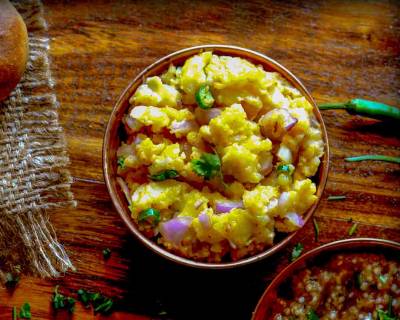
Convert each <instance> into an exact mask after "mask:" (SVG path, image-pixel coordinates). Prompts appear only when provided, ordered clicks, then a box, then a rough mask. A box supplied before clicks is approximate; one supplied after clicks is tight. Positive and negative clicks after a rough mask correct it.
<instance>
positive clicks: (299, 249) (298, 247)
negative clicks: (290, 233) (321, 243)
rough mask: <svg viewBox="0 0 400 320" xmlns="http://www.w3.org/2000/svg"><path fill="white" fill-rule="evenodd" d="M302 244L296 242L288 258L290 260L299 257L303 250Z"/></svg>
mask: <svg viewBox="0 0 400 320" xmlns="http://www.w3.org/2000/svg"><path fill="white" fill-rule="evenodd" d="M303 249H304V247H303V245H302V244H301V243H300V242H299V243H297V244H296V245H295V246H294V247H293V250H292V257H291V259H290V261H292V262H293V261H295V260H296V259H297V258H298V257H300V255H301V253H302V252H303Z"/></svg>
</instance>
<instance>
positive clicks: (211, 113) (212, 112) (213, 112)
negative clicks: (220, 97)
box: [206, 108, 222, 122]
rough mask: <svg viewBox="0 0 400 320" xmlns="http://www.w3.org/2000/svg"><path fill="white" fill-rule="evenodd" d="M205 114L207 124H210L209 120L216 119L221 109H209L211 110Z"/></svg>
mask: <svg viewBox="0 0 400 320" xmlns="http://www.w3.org/2000/svg"><path fill="white" fill-rule="evenodd" d="M206 112H207V120H208V122H210V121H211V119H214V118H216V117H218V116H219V115H220V114H221V112H222V111H221V109H217V108H211V109H208V110H207V111H206Z"/></svg>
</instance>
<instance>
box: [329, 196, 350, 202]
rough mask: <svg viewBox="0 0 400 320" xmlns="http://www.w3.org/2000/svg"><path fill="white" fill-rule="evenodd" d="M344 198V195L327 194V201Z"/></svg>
mask: <svg viewBox="0 0 400 320" xmlns="http://www.w3.org/2000/svg"><path fill="white" fill-rule="evenodd" d="M344 199H346V196H329V197H328V199H327V200H328V201H336V200H344Z"/></svg>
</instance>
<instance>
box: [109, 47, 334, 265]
mask: <svg viewBox="0 0 400 320" xmlns="http://www.w3.org/2000/svg"><path fill="white" fill-rule="evenodd" d="M204 51H213V52H217V53H218V54H222V55H223V54H225V55H229V56H234V57H242V58H244V59H247V60H249V59H250V60H257V61H258V63H260V64H261V63H262V64H263V65H267V66H268V67H269V68H271V69H273V71H274V72H278V73H279V74H280V75H281V76H282V77H284V78H285V79H286V80H287V81H288V82H289V83H291V84H292V85H293V86H294V87H296V88H297V89H299V90H300V91H301V92H302V94H303V96H305V97H306V99H307V100H308V101H309V102H310V103H311V105H312V106H313V112H314V114H315V116H316V118H317V121H318V123H319V124H320V126H321V131H322V138H323V141H324V155H323V157H322V158H321V163H320V167H319V171H318V175H319V177H320V179H319V180H320V181H319V183H318V185H317V191H316V195H317V200H316V201H315V203H314V204H313V205H312V206H311V207H310V208H309V209H308V210H307V212H306V213H305V215H304V222H305V224H306V223H307V222H308V221H309V220H310V218H311V216H312V215H313V213H314V212H315V210H316V209H317V207H318V205H319V203H320V200H321V198H322V194H323V191H324V189H325V185H326V182H327V178H328V172H329V163H330V161H329V158H330V153H329V140H328V135H327V131H326V127H325V123H324V121H323V118H322V115H321V113H320V111H319V109H318V107H317V105H316V103H315V101H314V99H313V98H312V96H311V94H310V93H309V92H308V90H307V89H306V87H305V86H304V85H303V83H302V82H301V81H300V80H299V79H298V78H297V77H296V76H295V75H294V74H292V73H291V72H290V71H289V70H288V69H287V68H286V67H284V66H283V65H281V64H280V63H278V62H277V61H275V60H274V59H272V58H270V57H268V56H266V55H264V54H262V53H259V52H257V51H254V50H250V49H246V48H242V47H238V46H233V45H219V44H207V45H199V46H194V47H189V48H184V49H181V50H178V51H175V52H172V53H170V54H167V55H165V56H163V57H161V58H160V59H158V60H156V61H155V62H153V63H152V64H150V65H149V66H147V67H146V68H144V69H143V70H142V71H141V72H140V73H139V74H138V75H137V76H136V77H135V78H134V79H133V80H132V81H130V82H129V84H128V85H127V86H126V87H125V89H124V91H123V92H122V93H121V94H120V96H119V97H118V99H117V101H116V103H115V104H114V106H113V109H112V112H111V114H110V118H109V120H108V123H107V127H106V130H105V134H104V139H103V148H102V152H103V174H104V179H105V183H106V186H107V190H108V193H109V194H110V197H111V200H112V202H113V205H114V207H115V209H116V210H117V212H118V214H119V215H120V216H121V218H122V220H123V221H124V222H125V224H126V225H127V227H128V229H129V230H130V231H131V232H132V233H133V234H134V235H135V237H136V238H137V239H139V240H140V241H141V242H142V243H143V244H144V245H145V246H146V247H148V248H149V249H151V250H152V251H153V252H156V253H157V254H159V255H161V256H162V257H164V258H167V259H168V260H170V261H173V262H176V263H178V264H181V265H185V266H190V267H195V268H201V269H230V268H235V267H239V266H244V265H248V264H251V263H254V262H257V261H260V260H262V259H264V258H266V257H269V256H271V255H273V254H275V253H276V252H278V251H279V250H281V249H282V248H284V247H285V246H286V245H287V244H288V243H289V242H290V241H291V240H292V239H293V237H295V236H296V234H297V233H298V232H299V231H300V230H301V229H302V228H300V229H298V230H296V231H294V232H292V233H290V234H288V235H287V236H285V237H284V238H283V239H282V240H281V241H280V242H278V243H276V244H273V245H272V246H271V247H269V248H267V249H266V250H264V251H262V252H260V253H257V254H255V255H253V256H250V257H247V258H244V259H241V260H238V261H233V262H221V263H207V262H200V261H195V260H191V259H189V258H184V257H181V256H179V255H177V254H174V253H172V252H170V251H167V250H166V249H164V248H163V247H161V246H160V245H158V244H157V243H155V242H153V241H152V240H150V239H148V238H146V237H145V236H144V235H143V234H142V233H141V232H140V231H139V230H138V229H137V227H136V226H135V224H134V222H133V219H132V218H131V217H130V215H129V214H128V213H127V212H126V210H125V209H124V207H123V204H122V203H121V202H120V201H119V199H118V197H117V195H116V194H117V192H118V191H117V190H116V189H115V188H114V186H113V184H112V179H114V180H115V179H116V177H113V176H111V165H112V164H111V160H112V159H111V157H110V156H109V153H108V152H107V148H108V146H109V144H110V141H111V140H112V138H113V137H111V130H112V128H113V125H114V122H115V121H116V120H117V119H116V115H117V113H118V111H119V110H120V109H121V107H122V106H123V104H124V102H126V101H127V100H129V97H130V96H128V95H129V94H130V92H131V90H132V88H133V87H135V86H136V87H137V86H138V85H140V84H141V83H143V81H144V79H145V78H146V75H148V74H149V73H151V71H152V70H154V69H156V68H157V67H160V66H162V65H163V64H166V63H168V65H169V64H170V63H172V62H175V60H178V59H179V58H182V57H186V58H185V59H187V58H189V57H190V56H193V55H195V54H198V53H201V52H204ZM219 52H221V53H219ZM222 52H223V53H222ZM246 56H249V57H251V58H249V57H246ZM132 93H133V92H132Z"/></svg>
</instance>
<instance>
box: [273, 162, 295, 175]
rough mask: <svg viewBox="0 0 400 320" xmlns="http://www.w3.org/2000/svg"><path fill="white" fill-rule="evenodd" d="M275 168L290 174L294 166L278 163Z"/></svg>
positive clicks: (279, 171)
mask: <svg viewBox="0 0 400 320" xmlns="http://www.w3.org/2000/svg"><path fill="white" fill-rule="evenodd" d="M276 170H277V171H278V173H287V174H290V175H291V174H292V173H293V172H294V166H293V165H291V164H280V165H279V166H278V167H277V168H276Z"/></svg>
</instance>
